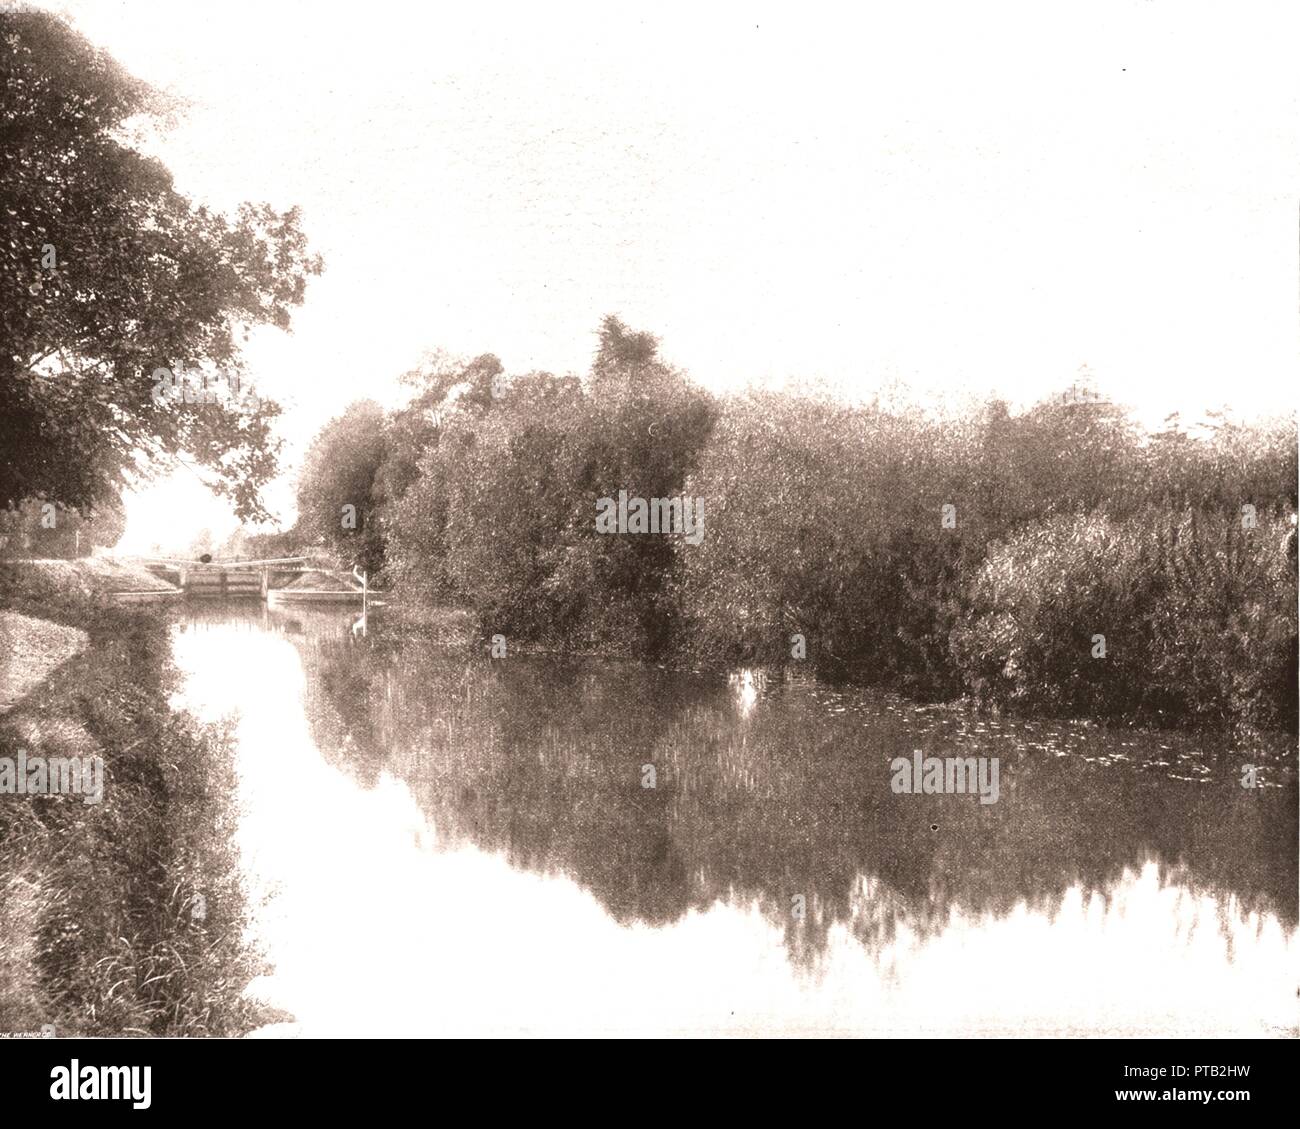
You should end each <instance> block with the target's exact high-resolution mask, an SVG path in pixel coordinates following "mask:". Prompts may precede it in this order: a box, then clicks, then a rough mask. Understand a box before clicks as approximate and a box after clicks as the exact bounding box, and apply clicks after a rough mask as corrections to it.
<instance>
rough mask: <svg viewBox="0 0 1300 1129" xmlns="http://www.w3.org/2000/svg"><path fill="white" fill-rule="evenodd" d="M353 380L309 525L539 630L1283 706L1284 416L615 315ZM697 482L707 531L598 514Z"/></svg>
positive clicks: (1024, 686) (969, 681)
mask: <svg viewBox="0 0 1300 1129" xmlns="http://www.w3.org/2000/svg"><path fill="white" fill-rule="evenodd" d="M406 379H407V380H408V382H409V383H410V384H411V385H412V388H413V395H412V398H411V400H410V402H409V403H408V404H407V405H406V406H405V407H403V408H401V409H399V410H397V411H394V412H388V413H385V412H384V411H383V410H382V409H381V408H380V407H379V406H378V405H376V404H374V403H372V402H361V403H357V404H354V405H352V406H351V407H350V408H349V409H348V410H347V411H346V412H345V413H344V414H343V415H342V416H340V417H339V418H338V419H335V420H333V421H332V422H331V423H329V424H328V425H327V426H326V427H325V428H324V429H323V430H322V432H321V433H320V434H319V435H318V437H317V439H316V441H315V443H314V444H313V446H312V449H311V452H310V454H309V456H308V458H307V460H306V464H305V467H304V470H303V473H302V475H301V478H300V482H299V494H298V500H299V507H300V514H301V516H300V524H299V527H298V528H297V530H296V531H295V537H296V539H297V541H299V542H306V543H311V544H314V545H318V546H321V547H323V548H326V549H328V550H330V551H332V552H334V553H336V554H338V555H339V556H340V557H341V558H342V559H344V560H346V561H352V562H355V563H358V564H362V565H364V566H365V567H367V568H368V569H370V570H371V571H372V572H374V573H377V574H380V575H381V576H382V577H383V578H384V579H386V580H387V581H388V582H389V583H390V584H392V585H393V586H395V587H396V588H397V589H398V590H400V591H401V592H402V593H403V594H404V595H405V596H406V598H408V599H412V600H416V601H425V602H430V603H436V602H457V603H463V604H466V605H468V606H469V607H471V608H472V609H473V611H474V612H475V613H476V615H477V617H478V620H479V623H480V625H481V627H482V630H483V631H484V633H485V634H497V633H499V634H502V635H505V636H506V637H507V639H509V640H511V641H512V642H515V643H519V644H526V645H530V646H533V647H537V648H545V649H550V648H553V649H563V650H568V651H581V652H599V653H604V654H617V655H627V656H635V657H641V658H647V659H654V660H663V659H676V660H680V661H692V662H697V663H715V664H730V663H736V662H745V663H760V662H761V663H790V664H794V663H800V662H802V663H806V664H807V665H808V666H809V667H810V668H811V669H813V670H815V671H816V672H817V673H818V674H819V675H821V676H822V677H826V678H831V679H836V680H848V681H854V682H861V683H865V684H875V685H881V686H886V687H892V688H897V689H899V690H902V691H904V692H906V693H908V694H911V695H914V696H917V697H923V698H951V697H956V696H960V695H963V694H965V695H968V696H971V697H973V698H976V699H978V700H980V701H982V702H985V703H989V704H993V705H1000V706H1009V707H1022V708H1026V709H1033V710H1037V711H1043V712H1051V713H1058V714H1064V715H1087V716H1097V717H1111V718H1124V719H1131V720H1139V719H1140V720H1143V721H1146V722H1155V723H1160V724H1170V725H1174V724H1177V725H1204V726H1222V725H1229V724H1236V723H1244V724H1249V725H1255V726H1259V727H1273V726H1279V725H1286V726H1293V725H1294V724H1295V713H1296V558H1295V533H1294V515H1295V508H1296V494H1295V483H1296V431H1295V423H1294V420H1286V421H1283V422H1277V423H1272V424H1266V425H1255V426H1244V425H1241V424H1238V423H1235V422H1233V421H1231V420H1229V419H1227V418H1224V417H1222V416H1215V415H1210V416H1209V417H1207V419H1205V420H1203V421H1198V423H1197V425H1196V426H1194V427H1189V426H1185V425H1184V424H1183V423H1182V422H1181V421H1180V420H1179V419H1178V418H1177V417H1171V418H1170V420H1169V421H1168V422H1167V425H1166V427H1165V428H1164V429H1163V430H1162V431H1160V432H1159V433H1156V434H1147V433H1144V432H1142V431H1141V430H1140V429H1139V428H1137V427H1136V426H1135V424H1134V423H1133V422H1132V420H1131V419H1130V418H1129V417H1128V415H1127V414H1126V413H1125V412H1123V411H1122V410H1120V409H1119V408H1117V407H1115V406H1113V405H1110V404H1107V403H1104V402H1101V401H1099V400H1098V399H1097V398H1096V397H1090V396H1086V395H1084V396H1080V395H1064V396H1059V397H1055V398H1053V399H1050V400H1048V401H1045V402H1043V403H1040V404H1038V405H1036V406H1035V407H1033V408H1032V409H1030V410H1028V411H1026V412H1023V413H1020V414H1016V415H1013V414H1012V413H1011V412H1010V411H1009V410H1008V408H1007V405H1006V404H1004V403H1002V402H999V401H992V402H988V403H985V404H983V405H980V406H979V407H977V408H975V409H973V410H970V411H965V412H963V413H954V414H950V415H948V416H945V417H942V418H940V417H936V416H935V415H933V414H928V413H926V412H923V411H922V410H920V409H919V408H917V407H915V406H909V405H906V404H902V405H900V404H888V405H882V404H880V403H876V404H872V405H854V404H848V403H845V402H843V401H842V400H838V399H836V398H834V397H831V396H829V395H823V394H818V393H815V392H806V393H774V392H762V393H752V394H745V395H739V396H731V397H725V398H718V397H715V396H713V395H710V394H709V393H708V392H706V391H704V390H703V389H701V388H700V387H698V386H697V385H695V384H693V383H692V382H691V381H690V380H689V379H688V378H687V377H686V376H685V375H684V374H683V373H681V372H679V371H678V370H676V369H674V368H672V367H671V366H669V365H667V364H665V363H664V362H663V361H662V360H661V359H660V357H659V353H658V348H657V342H656V340H655V339H654V338H653V337H652V336H650V335H649V334H646V333H640V332H634V331H632V330H629V329H628V328H627V327H626V326H624V325H623V324H622V323H621V322H620V321H619V320H618V319H616V318H614V317H609V318H606V319H605V321H604V323H603V325H602V327H601V330H600V341H599V348H598V350H597V352H596V355H595V359H594V362H593V364H592V367H591V370H590V372H589V373H588V374H587V375H586V376H585V377H583V378H577V377H574V376H565V377H556V376H552V375H550V374H547V373H529V374H525V375H522V376H517V377H513V378H508V377H507V376H506V375H505V373H504V371H503V368H502V365H501V363H500V362H499V361H498V360H497V359H496V358H495V357H493V356H490V355H487V356H481V357H478V358H476V359H474V360H472V361H470V362H468V363H464V362H459V363H457V362H452V361H450V360H448V359H447V358H445V357H441V356H439V357H437V358H435V359H434V360H432V361H430V362H429V363H428V364H426V365H425V366H423V367H422V368H420V369H419V370H418V371H416V372H413V373H410V374H408V375H407V378H406ZM620 490H622V491H626V492H627V494H628V495H631V496H636V497H642V498H647V499H650V498H670V497H678V496H683V495H684V496H689V497H693V498H698V499H700V500H702V502H703V506H704V518H705V521H704V527H705V532H704V536H703V539H702V541H701V542H700V543H699V544H698V545H692V544H689V543H687V542H686V541H685V539H684V538H682V537H681V536H655V535H638V534H624V535H617V536H609V535H602V534H600V533H599V532H597V530H596V523H595V516H596V502H597V499H599V498H602V497H614V496H617V495H618V493H619V491H620Z"/></svg>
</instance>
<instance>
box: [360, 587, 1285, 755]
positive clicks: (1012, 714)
mask: <svg viewBox="0 0 1300 1129" xmlns="http://www.w3.org/2000/svg"><path fill="white" fill-rule="evenodd" d="M389 596H390V599H391V600H392V603H391V604H390V605H389V606H388V607H385V608H384V615H385V619H386V621H387V622H388V623H390V624H391V625H393V626H394V627H396V629H397V630H398V631H399V632H403V633H411V634H420V633H424V632H432V633H433V634H434V635H435V636H437V640H436V641H437V642H439V643H442V644H445V645H456V644H461V645H464V646H467V647H472V648H475V649H476V650H478V651H481V652H482V653H484V654H489V655H491V654H492V653H493V646H494V637H495V636H497V635H501V638H502V640H504V648H505V653H504V655H502V654H501V653H500V650H498V652H497V656H496V657H497V658H498V659H500V658H505V659H508V658H510V657H511V656H517V657H520V658H533V659H542V658H547V659H557V660H561V661H566V662H579V661H584V660H600V661H603V662H630V663H640V664H643V665H645V666H649V667H654V668H656V669H659V670H667V671H673V672H676V673H681V674H702V675H707V676H709V677H716V678H722V679H725V678H727V677H729V676H731V675H734V674H735V673H736V672H737V671H738V670H745V669H748V670H752V671H762V672H764V673H766V674H767V675H768V676H769V677H775V678H777V679H780V678H783V677H784V676H785V675H786V674H787V673H789V672H792V671H794V672H798V673H799V674H800V675H802V676H806V677H807V678H809V679H811V680H814V681H816V682H817V683H818V684H820V685H824V686H827V687H830V688H833V689H842V690H849V689H852V690H865V691H870V692H872V693H878V694H885V695H888V696H889V697H890V698H896V699H899V700H900V701H903V702H906V703H907V704H909V705H911V706H914V707H916V708H918V709H926V710H936V711H944V712H951V713H961V714H968V715H970V716H972V717H982V718H988V717H995V718H1008V719H1020V720H1025V721H1045V722H1061V723H1066V724H1070V723H1073V724H1087V725H1095V726H1098V727H1100V728H1104V729H1112V730H1116V731H1128V730H1133V729H1140V730H1165V731H1168V732H1179V733H1186V734H1189V735H1204V736H1206V737H1228V738H1231V739H1232V740H1233V741H1234V742H1236V743H1239V744H1244V745H1253V744H1255V743H1257V742H1259V741H1261V740H1267V739H1269V738H1279V737H1284V738H1286V739H1287V740H1291V741H1294V740H1295V739H1296V735H1297V734H1296V731H1295V730H1294V729H1287V728H1264V729H1259V728H1256V727H1255V726H1253V725H1252V724H1250V723H1249V722H1246V721H1244V720H1242V719H1235V720H1233V721H1231V722H1229V723H1228V724H1224V725H1218V726H1212V725H1195V726H1194V725H1188V724H1185V723H1184V724H1179V723H1178V722H1177V721H1176V720H1175V719H1174V718H1170V717H1166V716H1163V715H1161V714H1160V713H1158V712H1157V713H1152V712H1149V711H1148V712H1145V713H1126V714H1117V715H1110V716H1100V717H1095V716H1086V715H1080V714H1070V713H1060V712H1053V711H1051V710H1045V709H1041V708H1037V707H1035V706H1034V705H1033V704H1032V703H1020V702H1004V701H1001V700H998V699H994V698H983V699H982V698H980V697H978V696H977V695H975V694H974V693H971V692H969V691H967V692H965V693H960V694H955V695H951V696H946V697H945V696H942V695H934V694H918V693H916V692H914V690H915V688H914V687H911V686H908V685H905V684H900V683H897V682H891V681H888V680H881V679H873V678H871V677H870V676H869V674H868V673H867V672H865V671H864V670H863V669H862V668H861V664H860V663H859V664H841V666H839V667H828V666H827V665H825V664H821V663H819V662H817V661H816V658H815V656H813V655H810V656H809V657H808V658H807V659H805V660H796V659H790V660H789V661H787V662H784V663H773V662H770V661H764V660H762V659H759V658H749V657H745V656H741V655H737V656H735V657H734V658H732V659H731V660H730V661H727V660H725V659H724V658H722V657H720V656H718V655H716V654H707V653H705V652H704V651H703V650H702V649H701V648H699V647H698V646H692V645H690V644H685V645H682V646H680V647H677V648H673V649H670V650H668V651H666V652H664V653H663V654H661V655H659V656H656V657H654V658H648V657H646V656H644V655H638V654H636V653H635V652H634V650H633V649H632V648H630V647H619V646H603V647H602V646H573V645H571V644H562V643H557V642H555V641H553V640H536V639H524V638H518V637H515V636H511V635H506V634H504V633H501V632H498V631H494V630H493V629H492V627H491V625H490V624H487V623H485V622H484V621H483V619H482V618H481V617H480V615H479V614H478V613H477V612H476V611H475V609H474V608H473V607H471V606H469V605H468V604H463V603H450V602H449V603H445V604H436V605H429V604H425V603H422V602H421V601H420V600H418V599H417V598H416V597H415V596H413V595H409V594H406V593H403V591H402V590H401V589H400V588H397V589H392V590H390V591H389ZM496 645H497V646H498V648H499V647H500V646H501V643H500V642H498V643H497V644H496Z"/></svg>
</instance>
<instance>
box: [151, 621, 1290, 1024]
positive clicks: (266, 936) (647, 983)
mask: <svg viewBox="0 0 1300 1129" xmlns="http://www.w3.org/2000/svg"><path fill="white" fill-rule="evenodd" d="M384 611H385V610H381V611H379V612H375V611H372V613H371V615H370V617H369V622H368V623H367V624H366V625H365V631H364V633H363V632H362V631H361V630H360V628H359V626H358V625H356V623H355V621H356V618H357V616H356V612H355V611H351V610H348V611H347V612H346V613H345V612H343V611H336V610H334V609H329V610H315V611H309V610H302V611H300V610H297V609H294V610H291V611H277V610H273V609H267V608H265V607H263V606H262V605H260V604H254V605H235V604H222V605H208V606H203V605H197V606H196V605H190V606H188V607H187V608H185V609H183V610H180V611H178V613H177V620H176V624H175V627H174V630H173V642H174V651H175V658H176V663H177V666H178V667H179V669H180V670H181V672H182V674H183V691H182V693H181V694H180V695H179V701H180V704H182V705H183V706H185V707H186V708H188V709H190V710H191V711H193V712H194V713H195V714H196V715H197V716H199V717H200V718H202V719H203V720H207V721H215V720H219V719H223V718H232V719H233V720H234V727H235V728H234V732H235V737H236V741H237V758H238V777H239V782H240V783H239V789H240V794H239V796H238V797H237V809H238V819H237V821H236V826H235V828H234V829H233V832H232V833H233V834H234V835H236V836H237V839H238V846H239V848H240V852H241V858H242V860H243V866H244V868H245V872H246V879H247V883H248V887H249V892H250V897H251V899H252V903H253V907H254V917H253V929H254V933H255V938H256V941H257V943H258V944H259V945H260V946H261V947H262V948H263V950H264V951H265V953H266V956H267V959H268V964H269V967H270V968H271V969H272V971H270V972H269V973H268V974H267V975H266V976H264V977H262V978H261V979H259V980H258V981H257V982H255V984H254V985H253V988H252V989H251V990H252V991H253V992H254V993H255V994H256V995H257V996H258V997H259V998H261V999H263V1000H264V1001H266V1002H267V1003H268V1004H271V1005H273V1006H275V1007H278V1008H280V1009H283V1010H284V1011H285V1012H287V1013H289V1014H291V1015H292V1016H294V1019H295V1025H294V1026H293V1027H292V1028H290V1029H289V1030H292V1031H296V1032H301V1033H303V1034H306V1035H323V1036H371V1035H373V1036H403V1035H442V1034H525V1033H534V1034H548V1035H577V1034H625V1035H657V1034H720V1033H730V1034H741V1033H751V1032H762V1033H767V1034H846V1035H849V1034H860V1035H948V1034H986V1035H999V1034H1049V1033H1052V1034H1067V1033H1068V1034H1125V1035H1136V1034H1142V1035H1165V1034H1174V1035H1206V1034H1239V1035H1295V1034H1297V982H1298V980H1300V977H1298V976H1297V958H1298V956H1300V952H1298V950H1297V939H1296V916H1297V889H1296V853H1297V852H1296V832H1295V808H1296V784H1295V771H1294V770H1295V755H1294V748H1293V746H1291V745H1288V743H1287V742H1286V740H1285V739H1284V738H1281V737H1279V738H1278V739H1277V740H1264V741H1256V742H1253V743H1251V744H1250V745H1249V747H1244V748H1237V747H1234V746H1233V744H1232V743H1231V742H1230V741H1229V740H1228V739H1227V738H1215V739H1205V738H1196V737H1192V736H1188V735H1179V734H1171V733H1163V732H1153V731H1136V730H1120V731H1113V730H1111V731H1108V730H1106V729H1103V728H1100V727H1097V726H1095V725H1090V724H1071V723H1062V722H1042V721H1038V722H1034V721H1009V720H1006V719H991V718H978V717H974V716H971V715H969V714H966V713H963V712H959V711H955V710H949V709H944V708H934V707H922V706H918V705H917V704H915V703H911V702H908V701H906V700H905V699H902V698H898V697H895V696H891V695H886V694H880V693H876V692H871V691H865V690H860V689H852V690H842V689H834V688H830V687H826V686H824V685H819V684H818V683H816V682H814V681H812V680H807V679H803V678H798V677H793V676H791V675H789V674H788V673H787V674H785V675H782V674H779V673H770V672H769V673H764V672H761V671H755V670H747V671H735V672H732V673H731V674H730V675H721V674H705V673H691V672H681V671H668V670H664V669H660V668H656V667H653V666H648V665H644V664H636V663H626V662H608V661H596V660H581V661H574V660H563V659H557V658H553V657H531V658H530V657H515V656H510V657H507V658H505V659H498V660H493V659H490V658H489V657H488V656H487V655H486V654H482V655H480V654H478V653H476V652H472V651H471V650H470V649H468V648H467V647H466V646H464V645H463V644H459V643H457V642H455V641H454V640H449V639H446V638H443V637H441V636H440V635H439V634H438V633H437V632H433V631H429V630H414V629H411V628H409V627H406V626H404V625H402V624H401V623H400V622H398V621H396V620H395V619H394V620H392V621H390V622H385V621H384V618H383V615H384ZM915 750H921V751H922V753H923V754H924V755H926V756H936V757H951V756H956V755H961V756H973V757H986V758H992V757H997V758H998V761H999V765H1000V779H999V785H1000V787H999V795H998V800H997V802H996V803H991V804H981V803H980V802H979V797H978V796H976V795H969V794H967V795H925V794H920V795H912V794H898V793H896V792H894V791H893V790H892V788H891V779H892V773H891V771H890V762H891V761H892V760H893V759H894V758H896V757H900V756H901V757H908V758H910V757H911V756H912V755H913V753H914V751H915ZM1248 763H1249V764H1253V765H1255V766H1257V772H1256V781H1257V784H1258V785H1259V786H1258V787H1254V788H1243V787H1242V786H1241V780H1242V766H1243V765H1245V764H1248ZM649 785H653V786H649Z"/></svg>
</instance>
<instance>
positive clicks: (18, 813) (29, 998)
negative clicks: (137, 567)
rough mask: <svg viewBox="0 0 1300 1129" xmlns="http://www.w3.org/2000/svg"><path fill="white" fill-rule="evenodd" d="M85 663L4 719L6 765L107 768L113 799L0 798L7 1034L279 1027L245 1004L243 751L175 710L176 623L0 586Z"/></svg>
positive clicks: (81, 597)
mask: <svg viewBox="0 0 1300 1129" xmlns="http://www.w3.org/2000/svg"><path fill="white" fill-rule="evenodd" d="M0 608H6V609H7V610H12V611H16V612H19V613H21V614H23V615H26V616H32V617H36V618H39V619H43V620H47V621H50V622H53V623H59V624H62V625H64V626H67V627H73V628H76V629H78V630H81V631H84V632H85V633H86V635H87V638H88V646H87V648H86V650H85V651H84V652H83V653H81V654H80V655H77V656H75V657H72V658H71V659H69V660H68V661H67V662H66V663H64V664H63V665H61V666H60V667H58V668H57V669H56V670H54V671H53V672H52V673H51V674H50V676H49V677H48V678H47V679H46V680H45V681H44V682H43V683H42V684H40V685H38V686H37V687H35V688H34V689H33V690H31V691H30V692H29V693H27V694H26V695H25V696H24V697H23V698H22V699H21V700H20V701H18V702H17V703H16V705H15V706H14V708H13V709H12V711H10V712H8V713H7V714H5V715H4V716H2V717H0V756H6V757H16V756H17V754H18V752H19V751H20V750H24V751H25V752H26V753H27V754H28V755H29V756H79V757H81V758H83V759H84V758H87V757H91V756H99V757H101V758H102V760H103V766H104V792H103V799H102V802H100V803H98V804H86V803H85V802H84V801H83V798H82V797H80V796H75V795H72V796H18V795H0V950H2V951H3V956H4V959H3V961H0V1030H3V1031H19V1032H21V1031H29V1032H30V1031H39V1030H43V1029H48V1028H53V1030H54V1032H55V1033H56V1034H58V1035H65V1034H67V1035H93V1036H113V1035H141V1036H144V1035H152V1036H160V1035H161V1036H235V1035H242V1034H244V1033H246V1032H248V1031H250V1030H254V1029H256V1028H258V1027H260V1026H263V1025H265V1024H266V1023H268V1022H271V1021H273V1020H275V1019H277V1018H283V1017H281V1016H278V1015H277V1014H276V1013H273V1012H269V1011H268V1010H267V1009H265V1008H262V1007H261V1006H259V1005H257V1004H255V1003H253V1002H251V1001H249V1000H248V999H246V998H245V996H244V991H245V988H246V987H247V985H248V984H249V982H250V981H251V980H252V979H253V978H255V977H256V976H258V975H259V974H261V973H263V972H264V971H265V968H264V964H263V961H262V959H261V957H260V955H259V954H258V953H257V952H256V951H255V950H254V949H253V948H252V946H251V945H250V943H249V941H248V939H247V936H248V931H247V924H248V903H247V897H246V892H245V890H244V887H243V884H242V879H241V876H240V870H239V865H238V862H239V860H238V855H237V852H236V850H235V848H234V846H233V842H232V833H233V829H234V823H235V812H234V806H235V796H236V790H235V777H234V767H233V746H232V742H231V740H230V736H229V734H228V733H227V732H226V731H224V730H223V729H222V728H220V727H214V726H201V725H199V724H198V723H197V722H196V721H194V719H193V718H191V717H190V716H189V715H187V714H184V713H178V712H175V711H173V710H172V708H171V706H170V704H169V699H170V697H171V694H172V692H173V691H174V689H175V688H176V685H177V679H178V675H177V673H176V671H175V669H174V668H173V666H172V663H171V649H170V640H169V638H168V625H167V619H166V616H165V614H164V613H163V612H162V611H161V610H159V609H156V608H152V607H147V606H126V607H118V606H113V605H112V604H111V603H110V602H109V600H108V599H107V597H106V595H105V594H102V593H86V592H84V591H77V590H68V591H64V592H62V593H57V594H55V593H51V592H49V591H48V590H47V591H43V592H41V593H32V592H30V591H26V592H23V591H16V590H15V589H14V588H12V587H10V588H8V590H7V591H0Z"/></svg>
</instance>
